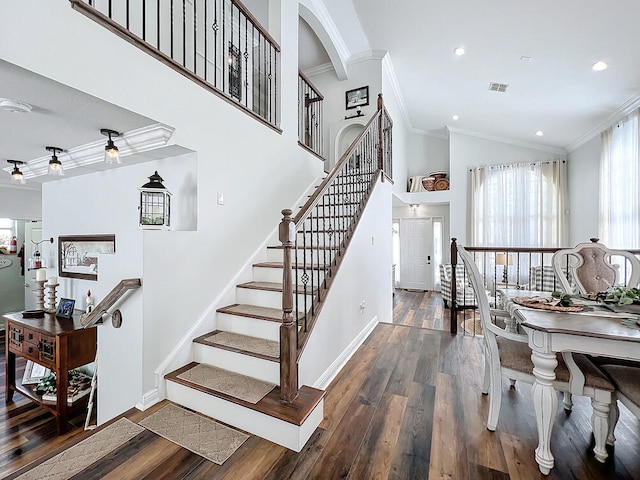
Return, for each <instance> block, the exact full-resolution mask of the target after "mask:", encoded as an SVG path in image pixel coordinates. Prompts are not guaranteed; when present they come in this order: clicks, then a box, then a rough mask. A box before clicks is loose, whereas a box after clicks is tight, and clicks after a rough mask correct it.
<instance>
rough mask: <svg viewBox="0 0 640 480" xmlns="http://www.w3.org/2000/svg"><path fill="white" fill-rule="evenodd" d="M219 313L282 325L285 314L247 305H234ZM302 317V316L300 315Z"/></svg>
mask: <svg viewBox="0 0 640 480" xmlns="http://www.w3.org/2000/svg"><path fill="white" fill-rule="evenodd" d="M216 312H219V313H227V314H229V315H238V316H240V317H251V318H259V319H260V320H267V321H269V322H278V323H282V316H283V312H282V310H281V309H278V308H269V307H258V306H256V305H245V304H241V303H234V304H233V305H227V306H226V307H222V308H219V309H217V310H216ZM299 315H300V316H301V314H299Z"/></svg>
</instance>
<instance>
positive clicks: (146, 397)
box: [136, 388, 162, 411]
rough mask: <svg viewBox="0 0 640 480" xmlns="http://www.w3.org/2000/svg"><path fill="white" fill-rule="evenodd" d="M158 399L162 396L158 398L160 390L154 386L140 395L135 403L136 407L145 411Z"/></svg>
mask: <svg viewBox="0 0 640 480" xmlns="http://www.w3.org/2000/svg"><path fill="white" fill-rule="evenodd" d="M160 400H162V398H160V392H159V390H158V389H157V388H154V389H153V390H149V391H148V392H146V393H145V394H143V395H142V398H141V399H140V402H139V403H137V404H136V408H137V409H138V410H141V411H145V410H146V409H147V408H149V407H153V406H154V405H155V404H156V403H158V402H159V401H160Z"/></svg>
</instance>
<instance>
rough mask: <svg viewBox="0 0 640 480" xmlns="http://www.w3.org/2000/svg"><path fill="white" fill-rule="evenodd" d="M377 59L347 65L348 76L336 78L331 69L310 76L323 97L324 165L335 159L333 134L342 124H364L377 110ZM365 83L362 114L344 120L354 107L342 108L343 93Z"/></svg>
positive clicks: (334, 134)
mask: <svg viewBox="0 0 640 480" xmlns="http://www.w3.org/2000/svg"><path fill="white" fill-rule="evenodd" d="M381 68H382V67H381V61H380V60H378V59H371V60H365V61H361V62H357V63H352V64H349V78H348V79H347V80H343V81H339V80H338V79H337V77H336V74H335V72H334V71H333V70H331V71H330V72H325V73H321V74H319V75H314V76H312V77H311V78H310V80H311V82H312V83H313V84H314V85H315V86H316V88H317V89H318V90H319V91H320V93H321V94H322V95H323V96H324V102H323V106H322V108H323V116H324V120H325V130H324V131H325V142H324V146H323V148H324V154H325V158H326V159H327V160H328V167H329V168H330V167H331V166H333V165H335V163H336V162H337V161H338V160H339V156H337V154H336V151H335V140H336V137H337V136H339V135H340V133H341V132H342V131H343V130H344V128H345V127H348V126H349V125H352V124H354V123H356V124H359V125H366V123H367V122H368V121H369V120H371V116H372V115H373V114H375V113H376V111H377V98H378V93H380V92H382V77H381V76H382V72H381ZM364 86H369V105H367V106H364V107H362V113H363V116H362V117H359V118H357V119H354V120H345V118H344V117H345V116H347V117H348V116H351V115H355V113H356V110H355V109H349V110H347V109H345V93H346V92H347V91H348V90H353V89H354V88H359V87H364Z"/></svg>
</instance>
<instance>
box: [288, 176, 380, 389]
mask: <svg viewBox="0 0 640 480" xmlns="http://www.w3.org/2000/svg"><path fill="white" fill-rule="evenodd" d="M391 241H392V239H391V186H390V184H389V182H378V184H377V185H376V187H375V190H374V191H373V193H372V195H371V197H370V199H369V203H368V204H367V208H366V210H365V212H364V215H363V216H362V218H361V219H360V223H359V224H358V228H357V229H356V231H355V234H354V236H353V239H352V240H351V243H350V245H349V249H348V251H347V254H346V255H345V256H344V259H343V261H342V264H341V266H340V270H339V272H338V275H337V276H336V278H335V281H334V283H333V286H332V287H331V290H330V292H329V295H328V296H327V299H326V303H325V306H324V308H323V309H322V312H321V321H318V323H317V324H316V326H315V328H314V331H313V334H312V335H311V337H310V339H309V342H308V343H307V345H306V347H305V349H304V352H303V354H302V356H301V358H300V363H299V379H300V385H314V384H315V383H316V382H317V381H318V379H319V378H320V377H321V376H322V375H323V374H326V371H327V369H329V367H330V366H331V365H332V363H333V362H334V360H335V359H336V358H339V357H340V355H341V353H342V352H343V351H344V350H345V348H347V346H349V344H351V342H352V341H353V340H354V339H355V338H356V337H358V334H360V333H361V332H362V330H363V329H364V328H365V327H366V326H367V325H370V324H371V322H376V321H380V322H391V321H392V310H393V298H392V292H391V264H392V244H391ZM361 302H365V304H366V306H365V308H364V309H363V310H362V311H361V310H360V303H361ZM333 373H334V374H335V373H337V372H333Z"/></svg>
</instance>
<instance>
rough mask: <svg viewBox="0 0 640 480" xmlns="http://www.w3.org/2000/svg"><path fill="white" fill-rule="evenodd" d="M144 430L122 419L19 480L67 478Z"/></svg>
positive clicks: (39, 465)
mask: <svg viewBox="0 0 640 480" xmlns="http://www.w3.org/2000/svg"><path fill="white" fill-rule="evenodd" d="M141 432H144V428H142V427H140V426H139V425H136V424H135V423H133V422H131V421H129V420H127V419H126V418H121V419H120V420H117V421H116V422H114V423H112V424H111V425H109V426H108V427H105V428H103V429H102V430H99V431H97V432H95V433H94V434H92V435H91V436H89V437H87V438H85V439H84V440H82V441H81V442H79V443H76V444H75V445H73V446H72V447H69V448H67V449H65V450H64V451H62V452H60V453H59V454H57V455H56V456H54V457H51V458H50V459H49V460H46V461H44V462H42V463H40V464H38V465H36V466H35V467H33V468H31V469H29V470H28V471H26V472H25V473H23V474H22V475H20V476H18V477H15V479H16V480H18V479H19V480H67V479H69V478H71V477H73V476H74V475H76V474H77V473H79V472H81V471H82V470H84V469H85V468H87V467H88V466H89V465H91V464H93V463H95V462H97V461H98V460H100V459H101V458H103V457H105V456H106V455H108V454H109V453H111V452H113V451H114V450H115V449H117V448H118V447H120V446H122V445H124V444H125V443H127V442H128V441H129V440H131V439H132V438H133V437H135V436H136V435H138V434H140V433H141Z"/></svg>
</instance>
